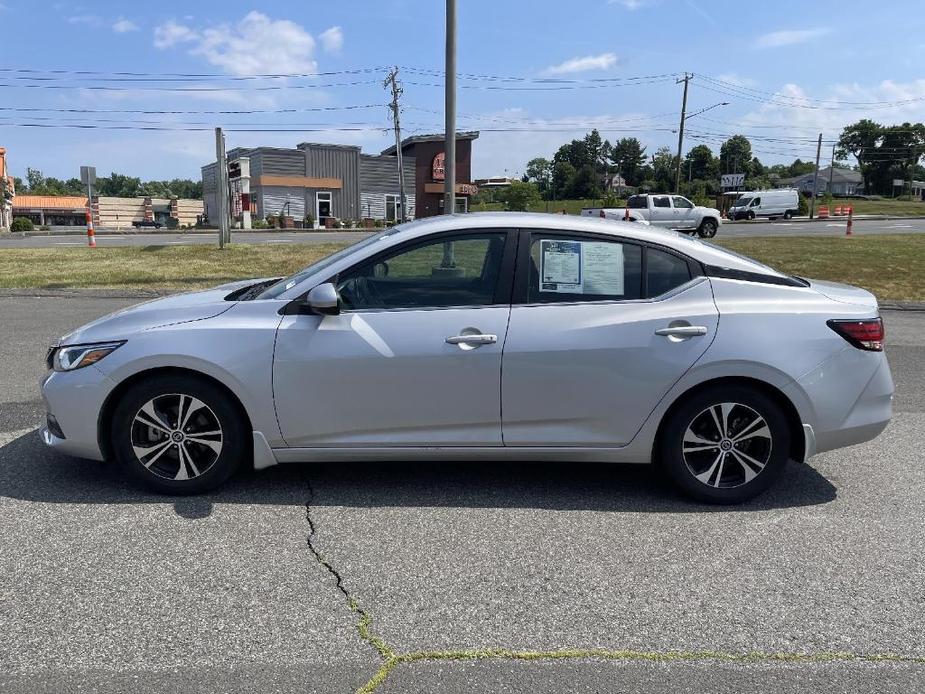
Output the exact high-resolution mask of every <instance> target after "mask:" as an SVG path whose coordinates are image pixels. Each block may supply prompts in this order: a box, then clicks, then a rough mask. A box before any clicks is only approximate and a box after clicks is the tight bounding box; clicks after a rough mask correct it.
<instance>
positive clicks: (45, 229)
mask: <svg viewBox="0 0 925 694" xmlns="http://www.w3.org/2000/svg"><path fill="white" fill-rule="evenodd" d="M39 231H51V227H50V226H48V225H47V224H43V225H42V226H40V227H39Z"/></svg>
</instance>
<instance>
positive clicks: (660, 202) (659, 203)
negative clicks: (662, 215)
mask: <svg viewBox="0 0 925 694" xmlns="http://www.w3.org/2000/svg"><path fill="white" fill-rule="evenodd" d="M652 204H653V206H654V207H671V203H670V202H669V201H668V196H667V195H658V196H656V197H654V198H652Z"/></svg>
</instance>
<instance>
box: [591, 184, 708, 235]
mask: <svg viewBox="0 0 925 694" xmlns="http://www.w3.org/2000/svg"><path fill="white" fill-rule="evenodd" d="M602 212H603V214H601V213H602ZM581 214H582V216H585V217H600V216H603V217H605V218H607V219H620V220H624V221H628V222H639V221H646V222H648V223H649V224H651V225H652V226H656V227H660V228H662V229H672V230H674V231H681V232H684V233H688V234H694V233H696V234H699V235H700V236H701V237H702V238H707V239H709V238H713V237H714V236H716V231H717V229H719V225H720V224H721V223H722V222H721V217H722V215H720V213H719V210H716V209H713V208H712V207H698V206H697V205H695V204H694V203H692V202H691V201H690V200H688V199H687V198H685V197H684V196H683V195H633V196H631V197H630V198H629V199H628V200H627V201H626V207H625V208H599V207H586V208H583V209H582V210H581Z"/></svg>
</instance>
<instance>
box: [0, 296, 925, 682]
mask: <svg viewBox="0 0 925 694" xmlns="http://www.w3.org/2000/svg"><path fill="white" fill-rule="evenodd" d="M132 302H133V301H132V300H125V299H113V298H109V299H103V298H87V297H84V298H64V297H54V298H47V297H46V298H40V297H0V324H2V325H3V326H4V330H3V331H0V606H2V609H0V634H3V638H2V639H0V691H4V692H23V693H25V692H29V693H30V694H31V693H34V692H49V693H51V692H61V691H77V690H80V691H94V692H123V691H127V690H137V691H182V692H215V691H223V692H250V691H260V692H290V691H300V692H325V693H327V692H351V691H355V690H357V689H358V688H359V687H361V686H363V685H364V683H366V682H367V681H369V679H370V678H371V677H372V676H373V675H374V673H375V672H376V671H377V669H378V668H379V667H380V666H381V665H382V663H383V660H382V657H381V656H380V654H379V653H378V652H377V650H376V649H375V648H374V647H373V644H372V643H371V641H370V634H371V635H373V636H375V637H378V638H381V639H383V640H384V643H385V644H387V646H388V647H389V648H391V649H394V651H395V652H398V653H408V652H413V651H422V650H426V651H436V650H457V649H459V650H469V649H475V650H483V649H492V648H505V649H517V650H522V651H547V650H558V649H576V650H577V651H590V650H593V649H606V650H608V651H610V652H611V653H612V656H611V657H610V658H600V657H597V658H596V657H593V654H591V653H585V654H584V656H583V657H576V658H573V659H562V660H553V659H542V658H541V659H538V660H530V659H484V660H466V661H453V660H420V661H416V662H406V663H402V664H399V665H398V666H397V667H396V668H395V669H394V670H393V671H392V672H391V674H390V675H389V677H388V678H387V679H386V681H385V682H384V683H383V684H382V685H381V686H380V687H379V689H378V690H377V691H378V692H381V693H383V694H387V693H392V692H408V691H420V692H425V691H427V692H431V691H441V692H476V693H481V692H484V693H486V694H488V693H489V692H492V693H493V692H500V691H504V692H517V693H520V692H522V693H524V694H526V693H527V692H530V693H531V694H553V693H558V692H563V691H572V692H599V691H620V692H660V693H665V694H667V693H669V692H677V691H684V692H692V693H694V694H698V693H703V694H707V693H708V692H709V693H713V692H729V693H732V692H744V691H748V692H759V691H760V692H774V693H775V694H781V693H791V692H792V693H794V694H795V693H796V692H805V691H814V692H846V691H878V692H911V691H923V690H925V562H923V561H922V557H923V556H925V453H923V451H925V446H923V443H925V441H923V432H925V312H922V313H915V312H886V313H885V319H886V323H887V336H888V337H887V340H888V347H887V350H888V355H889V358H890V361H891V364H892V367H893V373H894V378H895V380H896V385H897V396H896V403H895V417H894V420H893V422H892V423H891V424H890V426H889V428H888V429H887V431H886V432H885V433H884V434H883V435H881V437H880V438H878V439H877V440H875V441H873V442H870V443H867V444H863V445H860V446H856V447H853V448H849V449H845V450H841V451H837V452H833V453H826V454H822V455H820V456H817V457H816V458H814V459H813V460H812V461H811V463H810V464H809V465H798V464H791V465H790V467H789V469H788V472H787V475H786V476H785V478H784V479H783V480H782V483H781V484H780V485H779V486H778V487H776V488H775V489H774V490H773V491H772V492H771V493H769V494H766V495H765V496H763V497H761V498H759V499H757V500H755V501H753V502H751V503H749V504H746V505H744V506H740V507H733V508H711V507H704V506H700V505H696V504H693V503H690V502H688V501H686V500H685V499H683V498H680V497H679V496H678V495H677V494H675V493H674V492H673V491H672V490H670V489H668V488H666V487H665V486H664V485H663V484H662V482H661V481H660V480H659V479H658V477H657V475H656V474H655V472H654V471H652V470H650V469H648V468H645V467H640V466H606V465H586V464H508V463H503V464H498V463H495V464H487V463H480V464H457V463H442V464H440V465H430V464H424V463H420V464H418V463H414V464H412V463H390V464H357V465H343V464H339V465H334V464H316V465H305V466H288V467H287V466H281V467H277V468H273V469H270V470H266V471H264V472H261V473H253V472H250V473H247V474H243V475H241V476H239V477H238V478H236V479H235V480H233V481H232V482H231V483H230V484H229V485H228V486H227V487H225V488H224V489H222V490H220V491H218V492H216V493H213V494H210V495H207V496H202V497H195V498H172V497H163V496H156V495H152V494H149V493H146V492H145V491H142V490H140V489H138V488H136V487H134V486H132V484H131V483H129V481H128V480H127V479H126V478H125V476H124V475H123V474H122V473H121V472H120V471H119V469H118V468H116V467H114V466H109V465H101V464H97V463H92V462H87V461H81V460H77V459H73V458H68V457H64V456H62V455H59V454H55V453H52V452H49V451H48V450H46V449H45V448H44V446H43V445H42V444H41V443H40V441H39V439H38V435H37V433H36V424H37V422H38V421H39V420H40V417H41V416H42V413H43V411H44V408H43V406H42V403H41V401H40V399H39V396H38V390H37V381H38V379H39V378H40V377H41V375H42V374H43V365H42V361H43V356H44V350H45V345H46V344H47V343H48V342H49V340H51V339H52V338H54V337H56V336H58V335H60V334H62V333H64V332H66V331H67V330H69V329H70V328H72V327H74V326H77V325H79V324H81V323H83V322H85V321H88V320H91V319H93V318H95V317H96V316H99V315H100V314H103V313H106V312H109V311H114V310H117V309H119V308H122V307H124V306H125V305H127V304H129V303H132ZM309 543H310V544H309ZM316 553H317V554H316ZM319 555H320V556H323V557H324V560H325V563H324V564H323V563H322V562H321V561H320V560H319ZM328 567H330V568H328ZM334 574H336V575H337V576H338V577H339V578H340V580H341V582H342V584H341V585H342V587H343V590H344V591H346V594H345V593H344V592H341V590H339V589H338V585H337V582H336V580H335V575H334ZM346 596H349V598H350V599H351V600H354V601H356V605H358V606H359V607H360V608H361V609H362V610H364V612H365V614H366V615H367V616H368V617H369V619H371V620H372V621H371V625H370V626H369V632H366V631H365V630H362V629H359V628H358V626H359V624H360V615H358V614H357V613H356V612H355V611H353V610H351V608H350V606H349V605H348V601H347V597H346ZM361 632H362V633H361ZM705 651H709V652H713V653H715V654H717V655H716V656H715V657H714V658H712V659H711V658H708V657H705V656H704V655H703V654H702V652H705ZM753 651H756V652H761V653H777V652H780V653H788V654H798V656H799V657H797V658H794V659H793V660H789V661H774V660H760V659H759V660H749V659H748V658H747V657H746V658H743V659H739V660H736V659H732V658H733V657H734V656H741V655H742V654H748V653H751V652H753ZM621 653H622V655H620V654H621ZM697 653H701V655H697ZM836 653H842V654H845V653H847V654H854V655H861V656H870V655H878V656H886V657H884V658H882V659H879V660H870V661H861V660H850V659H848V656H845V655H841V656H833V655H832V654H836ZM576 655H581V653H576ZM904 658H912V659H913V660H903V659H904Z"/></svg>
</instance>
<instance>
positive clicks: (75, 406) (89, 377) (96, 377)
mask: <svg viewBox="0 0 925 694" xmlns="http://www.w3.org/2000/svg"><path fill="white" fill-rule="evenodd" d="M114 387H115V383H114V382H113V381H112V380H111V379H110V378H109V377H107V376H106V374H104V373H103V372H102V371H100V370H99V369H98V368H97V367H96V366H88V367H86V368H84V369H77V370H76V371H66V372H57V371H52V372H50V373H48V374H47V375H46V376H45V378H43V379H42V381H41V388H42V399H43V400H44V401H45V409H46V411H47V412H48V413H49V414H51V415H52V416H53V417H54V418H55V420H57V423H58V427H59V429H60V430H59V431H58V432H54V431H52V428H51V427H49V426H48V424H46V425H45V426H43V427H42V429H41V435H42V441H44V443H45V445H46V446H48V447H49V448H54V449H55V450H58V451H60V452H62V453H66V454H67V455H73V456H76V457H79V458H89V459H91V460H103V458H104V456H103V452H102V450H101V449H100V444H99V415H100V411H101V410H102V408H103V404H104V403H105V402H106V398H107V397H108V396H109V394H110V393H111V392H112V390H113V388H114ZM58 434H64V438H61V436H59V435H58Z"/></svg>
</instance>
